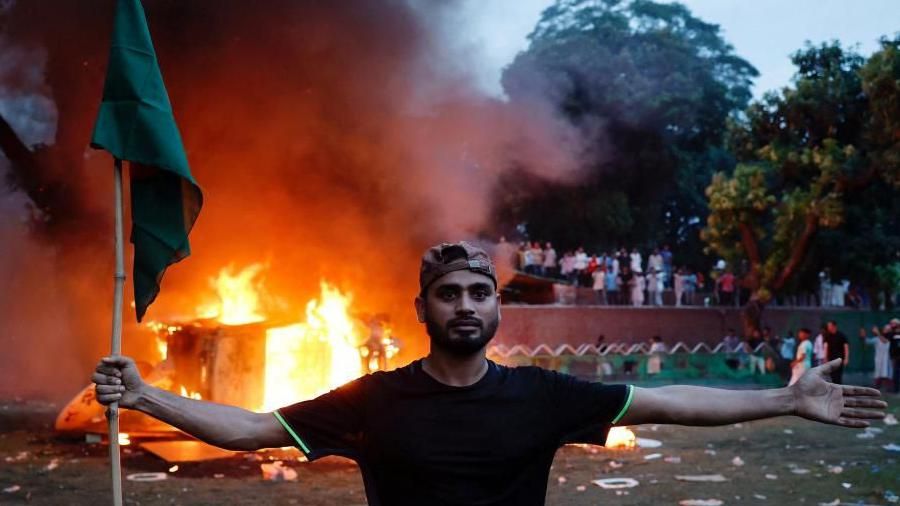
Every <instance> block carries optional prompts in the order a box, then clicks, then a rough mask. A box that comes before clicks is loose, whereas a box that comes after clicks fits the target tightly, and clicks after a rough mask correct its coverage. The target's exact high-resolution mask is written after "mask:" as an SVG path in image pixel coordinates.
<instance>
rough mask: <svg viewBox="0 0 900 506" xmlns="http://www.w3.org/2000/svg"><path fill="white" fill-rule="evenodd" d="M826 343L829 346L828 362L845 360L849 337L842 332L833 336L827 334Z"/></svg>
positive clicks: (829, 333)
mask: <svg viewBox="0 0 900 506" xmlns="http://www.w3.org/2000/svg"><path fill="white" fill-rule="evenodd" d="M824 337H825V343H827V344H828V360H834V359H836V358H844V345H845V344H847V336H845V335H844V333H843V332H841V331H840V330H839V331H837V332H835V333H834V334H832V333H831V332H826V333H825V336H824Z"/></svg>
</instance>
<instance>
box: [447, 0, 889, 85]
mask: <svg viewBox="0 0 900 506" xmlns="http://www.w3.org/2000/svg"><path fill="white" fill-rule="evenodd" d="M553 1H554V0H466V1H465V3H464V7H463V8H462V11H461V12H460V13H459V14H458V16H459V19H460V20H461V21H462V23H461V25H458V26H461V27H462V28H461V29H460V31H459V32H458V35H459V36H460V37H461V39H462V40H463V41H464V42H462V44H465V45H467V46H469V47H471V48H472V49H473V50H472V51H471V52H470V53H469V54H470V55H474V60H475V63H474V64H475V78H476V79H477V81H478V85H479V87H481V88H482V89H484V90H485V91H487V92H489V93H490V94H492V95H495V96H502V95H503V91H502V89H501V87H500V74H501V72H502V70H503V67H504V66H506V65H507V64H509V63H510V62H511V61H512V59H513V58H514V57H515V55H516V54H517V53H518V52H519V51H521V50H523V49H525V48H526V46H527V43H528V41H527V40H526V36H527V35H528V34H529V33H530V32H531V30H532V29H533V28H534V25H535V24H536V23H537V20H538V18H539V17H540V14H541V12H542V11H543V10H544V9H545V8H546V7H547V6H549V5H551V4H552V3H553ZM681 3H682V4H684V5H686V6H687V7H688V8H689V9H690V10H691V12H693V13H694V15H695V16H697V17H699V18H700V19H702V20H704V21H706V22H708V23H714V24H717V25H719V26H720V27H721V29H722V34H723V37H724V38H725V40H726V41H728V42H729V43H731V44H732V45H733V46H734V48H735V52H736V53H737V54H738V55H739V56H741V57H743V58H744V59H746V60H748V61H749V62H750V63H752V64H753V65H754V66H755V67H756V68H757V70H759V72H760V77H759V78H757V80H756V83H755V86H754V96H756V97H757V98H758V97H760V96H762V94H763V93H764V92H766V91H769V90H775V89H780V88H781V87H783V86H787V85H789V84H790V79H791V76H792V75H793V73H794V70H793V66H792V65H791V62H790V59H789V56H790V54H791V53H793V52H794V51H796V50H797V49H800V48H802V47H803V45H804V43H805V41H812V42H813V43H815V44H818V43H821V42H824V41H828V40H834V39H836V40H839V41H840V42H841V43H842V44H843V45H856V44H858V45H859V46H858V50H859V51H860V52H861V53H862V54H864V55H868V54H871V53H872V51H874V50H875V49H876V48H877V41H878V38H879V37H881V36H883V35H892V34H894V33H896V32H898V31H900V0H682V1H681Z"/></svg>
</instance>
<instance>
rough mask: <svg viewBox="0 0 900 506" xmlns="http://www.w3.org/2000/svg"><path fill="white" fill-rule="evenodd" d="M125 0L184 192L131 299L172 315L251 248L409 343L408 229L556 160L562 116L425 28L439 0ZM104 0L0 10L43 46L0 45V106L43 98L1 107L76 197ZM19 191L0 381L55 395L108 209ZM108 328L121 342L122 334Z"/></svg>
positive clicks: (433, 223) (425, 229) (464, 230)
mask: <svg viewBox="0 0 900 506" xmlns="http://www.w3.org/2000/svg"><path fill="white" fill-rule="evenodd" d="M144 4H145V9H146V11H147V17H148V22H149V25H150V30H151V33H152V36H153V39H154V42H155V45H156V50H157V55H158V57H159V61H160V65H161V67H162V72H163V76H164V78H165V81H166V85H167V88H168V91H169V95H170V98H171V101H172V104H173V107H174V110H175V116H176V120H177V121H178V123H179V127H180V129H181V132H182V136H183V138H184V142H185V146H186V149H187V151H188V159H189V161H190V163H191V167H192V170H193V173H194V176H195V177H196V179H197V180H198V181H199V183H200V185H201V186H202V188H203V190H204V194H205V207H204V209H203V211H202V213H201V215H200V218H199V220H198V222H197V225H196V227H195V229H194V232H193V234H192V236H191V243H192V249H193V255H192V256H191V257H189V258H188V259H187V260H185V261H183V262H181V263H180V264H176V265H175V266H173V267H172V268H170V269H169V271H168V273H167V274H166V277H165V279H164V280H163V286H162V292H161V294H160V297H159V299H158V300H157V302H156V303H155V304H154V305H153V306H151V308H150V311H149V313H148V317H149V318H152V319H162V320H165V319H168V318H174V317H179V316H190V315H191V314H192V311H193V308H194V307H195V306H196V305H197V302H198V300H197V296H198V294H200V293H206V292H208V290H209V288H208V286H207V279H208V278H209V277H210V276H212V275H214V274H215V273H216V272H217V271H218V270H219V269H220V268H222V267H224V266H226V265H229V264H233V265H235V266H238V267H241V266H244V265H248V264H250V263H253V262H258V261H264V262H266V263H267V265H268V269H267V274H266V280H265V284H266V286H267V288H268V289H269V291H270V292H272V293H276V294H279V295H282V296H285V297H287V298H288V299H289V300H290V302H291V303H292V306H293V307H294V308H295V309H296V312H297V314H298V315H299V314H300V313H301V311H302V307H303V304H304V303H305V301H306V300H308V299H309V298H311V297H313V296H315V295H316V294H317V293H318V283H319V280H321V279H327V280H330V281H331V282H334V283H336V284H337V285H338V286H339V287H341V288H342V289H344V290H347V291H350V292H352V293H353V294H354V297H355V301H356V304H357V305H358V307H359V310H360V312H371V313H387V314H390V315H391V317H392V319H393V323H394V326H395V327H396V329H397V331H398V333H399V334H400V336H401V337H402V338H403V342H404V344H405V345H406V346H407V350H406V351H407V352H409V354H410V355H409V356H410V357H414V356H416V354H417V353H418V352H421V351H422V350H423V349H424V343H425V339H424V338H423V337H422V336H423V335H424V333H423V332H422V331H421V329H420V327H419V325H418V324H416V323H415V320H414V314H413V311H412V298H413V297H414V296H415V293H416V291H417V285H416V283H417V274H418V271H417V269H418V258H419V255H420V254H421V252H422V250H423V249H424V248H425V247H426V246H428V245H430V244H432V243H435V242H439V241H456V240H460V239H467V238H476V237H478V236H479V235H480V234H481V233H483V231H484V230H485V229H487V228H488V226H489V223H487V221H486V220H487V219H488V216H489V211H490V209H491V198H492V195H493V194H494V193H493V192H494V191H495V182H496V181H497V180H498V177H499V176H500V175H501V174H503V173H504V171H506V170H509V169H510V168H513V167H515V168H516V169H518V170H522V169H524V170H528V171H531V172H533V173H535V174H538V175H540V176H541V177H546V178H551V179H557V180H558V179H569V178H572V177H573V175H575V174H577V170H578V163H577V154H578V153H579V152H580V149H581V148H580V146H579V140H578V137H577V136H576V135H575V134H574V132H572V131H570V130H568V129H567V128H566V127H565V126H564V123H563V122H562V121H561V120H559V119H558V118H556V117H555V116H554V114H553V113H552V109H550V108H547V107H546V106H545V105H544V104H539V103H536V104H535V107H534V108H531V109H523V108H518V109H515V110H514V109H512V108H511V107H509V106H508V105H507V104H506V103H505V102H503V101H501V100H498V99H495V98H490V97H487V96H484V95H483V94H482V93H481V92H479V91H478V90H477V88H476V87H475V86H473V85H472V79H471V76H470V75H467V71H466V68H467V66H466V60H465V58H466V55H465V54H460V53H459V52H456V51H454V50H453V49H451V48H448V47H447V45H446V44H444V43H442V41H441V37H437V36H435V35H434V34H435V33H436V32H438V31H437V30H435V29H434V26H435V23H440V22H441V19H442V16H444V15H445V14H446V12H447V10H448V9H452V3H451V4H447V3H440V2H427V3H426V2H417V3H415V4H414V5H413V4H411V3H410V2H407V1H401V0H352V1H351V0H343V1H340V0H334V1H329V2H320V1H313V0H309V1H294V0H290V1H289V0H270V1H267V2H262V3H259V2H247V1H244V0H216V1H211V0H210V1H192V2H180V1H171V0H149V1H145V2H144ZM432 4H434V5H435V6H434V7H431V6H430V5H432ZM437 4H440V7H437ZM113 9H114V2H113V1H111V0H107V1H97V2H87V3H86V2H79V1H76V0H53V1H51V0H47V1H43V0H42V1H41V2H21V1H20V2H18V3H14V4H12V5H11V6H9V7H8V8H7V10H6V11H5V12H2V14H0V15H2V19H3V26H4V30H3V32H4V33H3V37H4V38H3V39H2V44H3V48H4V49H3V52H2V53H0V54H3V55H6V54H8V52H7V49H11V48H15V49H16V50H17V51H19V52H20V53H19V54H33V55H45V56H42V57H35V56H32V57H29V59H28V61H27V62H26V64H24V65H23V64H18V65H17V66H11V67H9V69H13V70H15V69H18V70H15V71H11V70H9V69H8V68H7V66H5V64H4V62H3V61H0V79H2V80H0V87H2V88H3V89H5V90H18V91H17V92H16V93H18V95H11V94H0V103H2V104H3V105H2V107H0V112H2V113H3V114H4V116H6V115H8V114H10V111H11V110H12V109H10V108H11V107H14V106H11V105H9V104H10V103H16V102H17V101H19V103H21V101H22V100H24V98H22V97H26V96H31V97H32V100H34V98H33V97H34V96H38V97H41V98H40V100H44V101H45V102H42V103H43V104H44V105H43V107H33V108H32V109H33V111H32V112H31V113H28V112H27V111H26V112H22V110H21V109H18V111H19V112H17V113H13V114H12V115H15V116H17V117H18V120H11V119H10V118H7V120H9V121H11V123H13V126H14V127H16V126H21V125H25V124H26V123H27V121H26V120H28V121H31V122H32V123H35V122H36V123H35V124H52V123H54V122H56V123H58V124H57V125H55V128H56V130H55V131H54V136H52V138H51V137H50V136H46V135H45V137H43V138H42V139H43V140H44V141H45V142H48V143H51V144H53V146H52V148H53V149H52V150H51V151H52V152H53V153H54V154H53V156H49V157H48V158H49V160H50V161H49V162H48V164H47V166H48V167H51V168H49V169H47V170H48V173H47V174H46V177H47V178H49V179H51V180H54V181H62V182H64V183H65V188H66V190H67V192H68V194H70V195H74V197H72V198H74V199H75V200H76V201H77V208H78V209H83V210H85V213H84V216H93V217H96V216H98V215H100V216H109V215H110V213H111V209H110V202H109V201H110V199H111V197H110V195H111V194H110V191H111V181H110V179H111V178H109V176H108V174H109V173H110V172H111V161H110V159H109V156H108V154H106V153H102V152H91V151H87V150H86V146H87V144H88V140H89V135H90V131H91V127H92V122H93V120H94V115H95V114H96V106H97V103H98V102H99V98H100V93H101V90H102V80H103V71H104V69H105V64H106V56H107V52H108V37H109V33H110V30H111V21H112V12H113ZM2 58H6V56H3V57H2ZM29 72H30V73H31V74H32V78H30V81H29V80H27V79H25V78H24V77H23V76H24V74H26V73H29ZM35 72H38V75H39V76H41V77H42V79H39V80H37V81H38V82H35V80H34V79H33V74H34V73H35ZM17 97H18V98H17ZM48 104H49V105H48ZM42 115H43V116H42ZM48 115H49V116H48ZM57 115H58V118H57ZM35 116H39V117H38V119H34V117H35ZM41 117H43V120H41ZM29 118H31V119H29ZM41 121H43V123H41ZM19 134H20V136H22V137H28V136H27V135H26V134H25V132H24V131H20V132H19ZM28 140H29V142H31V143H33V142H35V139H34V138H33V137H29V138H28ZM26 200H27V199H25V198H23V196H22V194H21V193H9V194H7V195H4V196H2V197H0V202H2V206H0V209H2V211H3V214H2V216H0V244H3V245H4V246H3V249H4V252H3V256H2V258H0V275H2V276H3V279H4V280H6V281H7V283H5V286H8V287H13V288H12V289H11V290H8V291H7V292H6V293H4V294H2V295H0V340H2V341H3V343H4V349H5V350H7V353H4V354H3V357H4V358H2V359H0V385H3V386H2V387H0V395H2V394H8V393H10V392H16V393H19V394H26V395H27V394H30V393H41V394H52V395H57V396H58V395H62V396H65V395H69V394H71V393H73V392H74V391H77V390H78V388H80V387H81V386H83V384H84V383H86V381H87V377H88V371H89V370H90V368H91V367H92V365H93V363H94V362H95V361H96V359H97V357H98V356H100V355H101V354H103V353H104V351H105V350H106V349H108V337H107V336H108V328H107V327H108V320H109V310H110V306H111V304H110V302H109V300H110V298H111V291H112V290H111V285H112V283H111V273H112V243H111V229H107V228H105V227H107V226H108V223H107V221H105V220H104V219H101V220H95V221H90V220H87V219H85V220H83V221H80V222H76V223H73V224H70V225H69V226H68V227H65V229H64V230H62V231H57V232H54V234H51V235H50V237H49V239H48V240H35V239H33V238H31V235H32V234H29V232H28V227H27V226H26V224H25V220H23V219H22V214H23V213H24V211H22V209H23V208H24V207H25V205H26V204H27V202H25V201H26ZM88 228H90V230H88ZM128 286H129V289H130V285H128ZM126 319H128V320H130V319H132V317H131V314H130V313H129V314H128V315H127V317H126ZM130 330H132V331H133V330H134V329H130ZM125 339H126V352H129V350H130V352H132V353H138V352H139V350H138V348H139V345H138V344H135V343H136V342H137V341H138V340H137V338H133V339H132V340H131V341H129V335H128V332H126V336H125ZM129 343H131V344H129ZM24 378H28V381H26V380H25V379H24ZM36 378H41V380H40V381H38V382H35V381H33V380H35V379H36ZM36 383H39V384H36ZM4 390H8V391H4Z"/></svg>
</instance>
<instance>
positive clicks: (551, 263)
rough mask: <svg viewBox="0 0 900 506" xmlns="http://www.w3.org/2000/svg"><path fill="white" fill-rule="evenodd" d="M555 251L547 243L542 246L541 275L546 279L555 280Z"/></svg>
mask: <svg viewBox="0 0 900 506" xmlns="http://www.w3.org/2000/svg"><path fill="white" fill-rule="evenodd" d="M556 260H557V259H556V250H555V249H553V245H552V244H550V243H549V242H548V243H547V244H545V245H544V264H543V265H542V272H541V275H542V276H545V277H548V278H555V277H556V273H557V269H556Z"/></svg>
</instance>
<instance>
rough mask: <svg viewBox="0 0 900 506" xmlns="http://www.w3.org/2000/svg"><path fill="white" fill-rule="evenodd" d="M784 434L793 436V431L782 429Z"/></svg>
mask: <svg viewBox="0 0 900 506" xmlns="http://www.w3.org/2000/svg"><path fill="white" fill-rule="evenodd" d="M784 433H785V434H793V433H794V431H793V430H791V429H784Z"/></svg>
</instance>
